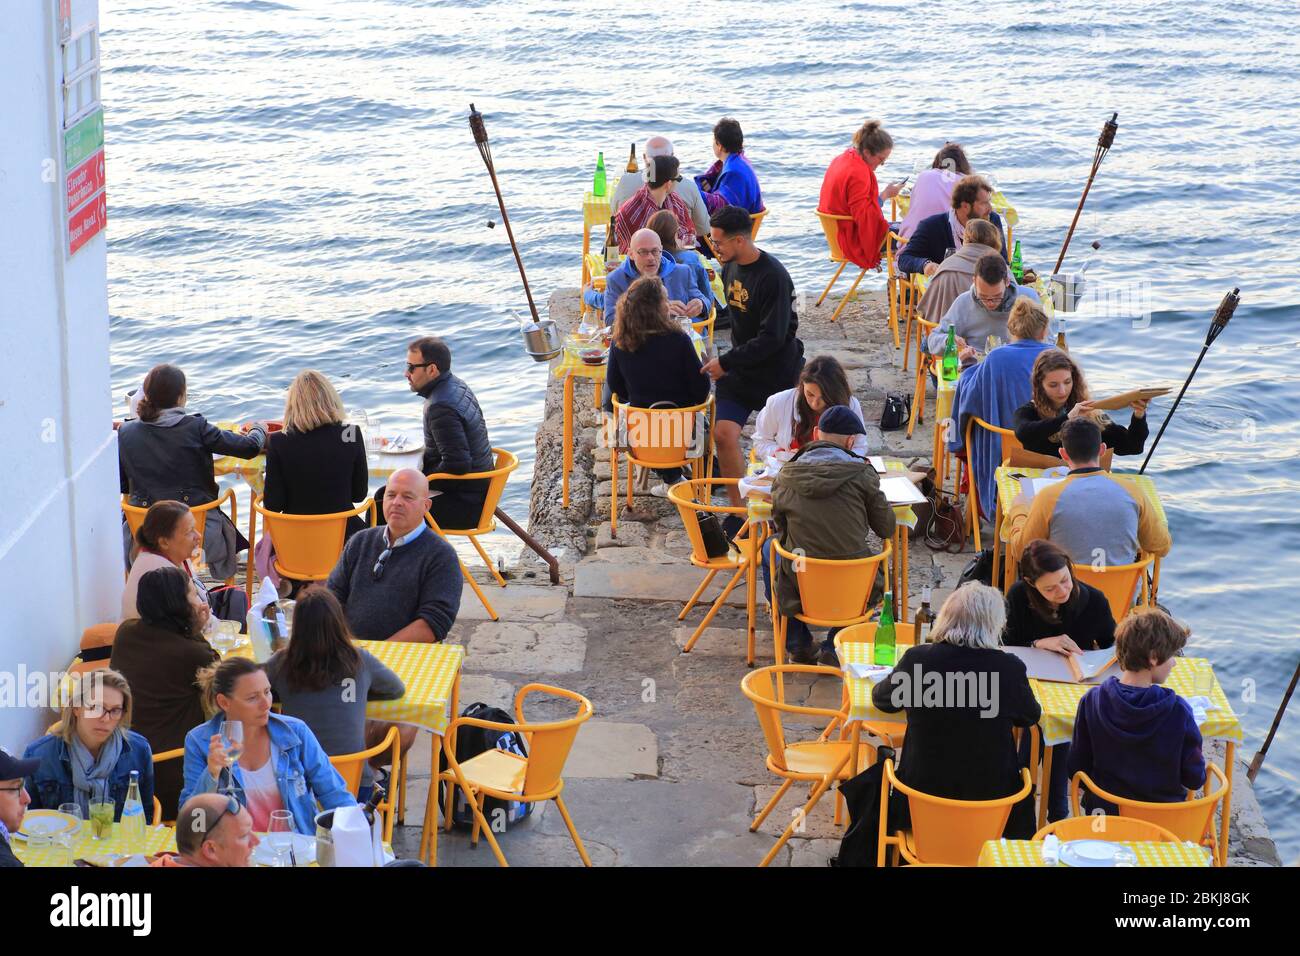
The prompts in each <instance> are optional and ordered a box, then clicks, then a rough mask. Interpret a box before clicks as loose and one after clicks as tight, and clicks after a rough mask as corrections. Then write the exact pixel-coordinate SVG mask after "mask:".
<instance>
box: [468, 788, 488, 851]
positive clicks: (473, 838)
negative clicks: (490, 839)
mask: <svg viewBox="0 0 1300 956" xmlns="http://www.w3.org/2000/svg"><path fill="white" fill-rule="evenodd" d="M486 803H487V794H486V793H480V794H479V795H478V813H476V814H474V829H473V830H471V831H470V835H469V845H470V846H478V834H479V830H481V829H484V828H485V827H486V820H487V818H486V817H485V816H483V807H484V805H485V804H486ZM480 820H483V821H485V823H484V825H483V826H480V825H479V821H480Z"/></svg>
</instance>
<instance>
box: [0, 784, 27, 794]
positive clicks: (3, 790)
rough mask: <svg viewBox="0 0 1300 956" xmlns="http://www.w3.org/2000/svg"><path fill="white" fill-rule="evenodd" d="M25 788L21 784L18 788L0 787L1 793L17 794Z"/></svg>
mask: <svg viewBox="0 0 1300 956" xmlns="http://www.w3.org/2000/svg"><path fill="white" fill-rule="evenodd" d="M24 786H25V785H24V784H21V783H20V784H19V785H18V786H16V787H0V793H17V792H18V791H19V790H21V789H22V788H23V787H24Z"/></svg>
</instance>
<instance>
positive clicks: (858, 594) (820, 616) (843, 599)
mask: <svg viewBox="0 0 1300 956" xmlns="http://www.w3.org/2000/svg"><path fill="white" fill-rule="evenodd" d="M892 550H893V545H892V543H891V542H889V541H886V542H885V547H884V550H883V551H881V552H880V554H877V555H874V556H872V557H868V558H852V559H849V560H833V559H829V558H809V557H804V556H802V555H796V554H792V553H791V552H789V551H787V550H786V549H785V548H783V547H781V542H780V541H778V540H773V541H772V551H773V553H774V554H778V555H780V556H781V557H782V558H783V559H784V560H786V561H789V562H790V563H791V564H792V565H794V566H795V569H796V571H795V583H796V584H797V585H798V587H799V604H800V606H801V607H802V608H803V611H802V613H800V615H799V617H800V618H801V619H804V620H807V621H810V622H837V621H852V620H853V619H855V618H860V617H862V616H863V615H864V614H866V613H867V608H868V607H869V606H870V601H871V587H872V585H873V584H875V581H876V573H877V572H878V571H879V570H880V568H881V567H887V563H888V561H889V558H890V554H891V552H892ZM886 574H888V571H886ZM822 626H827V627H829V626H832V625H831V624H830V623H826V624H823V625H822Z"/></svg>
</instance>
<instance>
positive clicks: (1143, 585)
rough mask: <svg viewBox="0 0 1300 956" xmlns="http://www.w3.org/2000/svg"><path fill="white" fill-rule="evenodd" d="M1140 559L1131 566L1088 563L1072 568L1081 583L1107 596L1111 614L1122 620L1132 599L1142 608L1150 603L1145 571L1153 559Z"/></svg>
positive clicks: (1130, 610)
mask: <svg viewBox="0 0 1300 956" xmlns="http://www.w3.org/2000/svg"><path fill="white" fill-rule="evenodd" d="M1138 558H1139V559H1140V560H1138V561H1136V562H1134V563H1133V564H1115V565H1111V566H1110V567H1100V568H1096V567H1093V566H1092V565H1090V564H1076V565H1074V566H1073V567H1074V576H1075V578H1076V579H1078V580H1080V581H1082V582H1083V583H1084V584H1091V585H1092V586H1093V587H1095V588H1096V589H1097V590H1099V591H1101V592H1102V593H1103V594H1105V595H1106V600H1107V601H1108V602H1110V613H1111V616H1112V617H1114V618H1115V621H1116V622H1117V623H1118V622H1119V621H1122V620H1124V618H1125V617H1127V616H1128V615H1129V613H1130V612H1132V610H1133V608H1134V603H1133V599H1134V596H1135V595H1136V596H1137V603H1138V605H1140V606H1142V607H1146V606H1148V605H1149V604H1150V594H1149V592H1148V590H1147V571H1148V570H1149V569H1150V568H1151V564H1152V562H1154V561H1155V558H1154V557H1152V556H1151V555H1147V556H1146V557H1145V558H1143V557H1142V555H1140V554H1139V555H1138Z"/></svg>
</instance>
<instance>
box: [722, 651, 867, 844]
mask: <svg viewBox="0 0 1300 956" xmlns="http://www.w3.org/2000/svg"><path fill="white" fill-rule="evenodd" d="M786 674H817V675H821V676H825V677H834V678H837V679H838V678H839V677H840V672H839V671H838V670H837V669H835V668H834V667H817V666H815V665H810V664H776V665H774V666H771V667H760V668H758V669H757V670H753V671H750V672H749V673H748V674H746V675H745V676H744V677H743V678H742V679H741V681H740V690H741V693H743V694H744V695H745V696H746V697H747V698H748V699H749V700H750V702H751V703H753V705H754V713H755V714H756V715H757V717H758V725H759V727H760V728H762V731H763V739H764V740H765V741H766V742H767V769H768V770H770V771H771V772H772V773H774V774H776V775H777V776H778V777H781V778H782V783H781V786H780V788H779V789H778V790H777V791H776V793H775V794H774V795H773V796H772V799H771V800H769V801H768V802H767V806H765V807H763V809H762V811H760V812H759V814H758V816H757V817H755V818H754V822H753V823H751V824H750V825H749V830H750V832H751V833H753V832H754V831H756V830H757V829H758V828H759V827H760V826H762V825H763V821H764V820H766V819H767V818H768V815H769V814H770V813H771V812H772V810H773V809H774V808H775V807H776V805H777V804H778V803H780V802H781V798H782V797H784V796H785V794H786V791H788V790H789V789H790V787H791V786H792V785H793V784H794V783H795V782H796V781H799V782H808V783H813V784H814V786H813V788H812V793H811V794H810V795H809V799H808V802H807V803H805V804H804V806H803V810H802V811H801V812H800V813H799V814H796V815H795V817H794V818H793V819H792V820H791V821H790V825H789V826H787V827H786V828H785V832H783V833H782V834H781V837H780V839H778V840H777V841H776V844H775V845H774V846H773V847H772V849H770V850H768V851H767V855H766V856H765V857H763V861H762V862H761V863H759V866H767V865H768V864H769V863H771V862H772V860H773V859H774V858H775V857H776V854H777V853H778V852H779V851H780V849H781V847H783V846H785V844H786V843H787V842H788V841H789V839H790V837H791V836H792V835H793V834H794V830H795V827H796V825H797V824H798V823H799V821H801V820H805V819H807V817H808V814H809V813H811V812H812V809H813V807H815V806H816V805H817V801H819V800H820V799H821V798H822V795H823V794H824V793H825V792H826V791H827V789H828V788H829V787H830V786H831V784H832V783H835V782H836V781H844V780H848V779H849V776H850V773H849V766H850V764H851V763H852V762H853V761H852V757H853V745H852V743H851V742H850V741H847V740H806V741H797V742H794V743H789V742H787V740H786V737H785V731H784V729H783V727H782V715H783V714H798V715H802V716H808V717H829V718H834V717H837V716H839V713H838V712H837V711H834V710H830V709H828V708H826V707H803V706H800V705H798V704H787V703H784V702H783V701H781V700H778V696H779V691H780V688H781V687H782V686H784V682H785V675H786ZM875 753H876V751H875V747H873V746H872V745H871V744H869V743H866V742H863V743H860V744H859V745H858V755H857V756H858V760H857V765H858V766H866V765H867V764H868V763H870V762H871V761H872V760H874V759H875Z"/></svg>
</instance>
